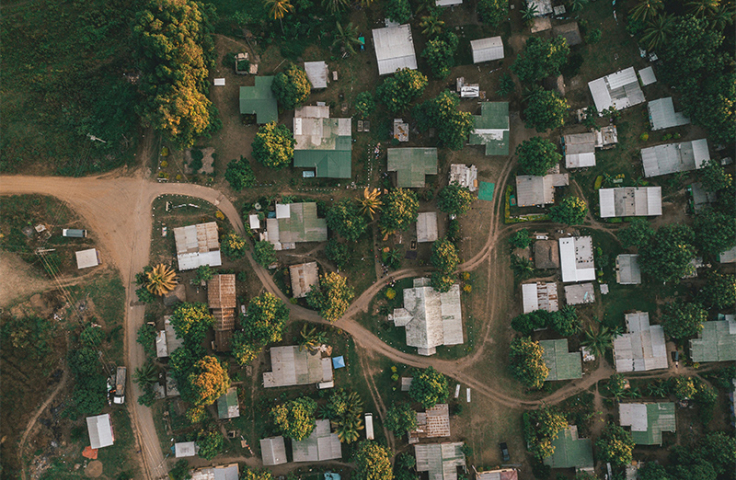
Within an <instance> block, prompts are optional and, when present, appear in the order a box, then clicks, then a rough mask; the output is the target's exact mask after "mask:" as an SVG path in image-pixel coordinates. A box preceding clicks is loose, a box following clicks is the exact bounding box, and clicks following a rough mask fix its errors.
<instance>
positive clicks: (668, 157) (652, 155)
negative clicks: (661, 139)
mask: <svg viewBox="0 0 736 480" xmlns="http://www.w3.org/2000/svg"><path fill="white" fill-rule="evenodd" d="M709 160H710V152H709V151H708V141H707V140H706V139H704V138H703V139H700V140H693V141H692V142H682V143H667V144H665V145H657V146H656V147H649V148H643V149H642V150H641V162H642V164H643V166H644V176H645V177H658V176H660V175H669V174H670V173H675V172H688V171H690V170H697V169H698V168H702V167H703V166H705V164H706V163H708V161H709Z"/></svg>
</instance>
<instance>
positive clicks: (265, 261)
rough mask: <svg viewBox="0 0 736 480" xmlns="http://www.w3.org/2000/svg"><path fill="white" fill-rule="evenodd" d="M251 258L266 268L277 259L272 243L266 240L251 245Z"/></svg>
mask: <svg viewBox="0 0 736 480" xmlns="http://www.w3.org/2000/svg"><path fill="white" fill-rule="evenodd" d="M253 259H254V260H255V261H256V263H257V264H258V265H260V266H262V267H266V268H268V267H269V266H271V265H273V264H274V263H276V262H278V261H279V259H278V257H276V249H275V248H274V246H273V243H271V242H269V241H266V240H262V241H260V242H256V243H255V244H254V245H253Z"/></svg>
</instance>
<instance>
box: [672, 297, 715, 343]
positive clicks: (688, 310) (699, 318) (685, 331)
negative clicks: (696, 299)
mask: <svg viewBox="0 0 736 480" xmlns="http://www.w3.org/2000/svg"><path fill="white" fill-rule="evenodd" d="M706 320H708V313H707V312H706V311H705V310H703V309H702V308H701V306H700V305H699V304H697V303H685V302H683V301H681V300H678V301H676V302H674V303H668V304H667V305H665V306H664V308H663V313H662V323H663V325H664V333H666V334H667V335H669V336H670V337H672V338H674V339H682V338H687V337H694V336H695V335H697V334H698V333H700V332H701V331H702V330H703V322H705V321H706Z"/></svg>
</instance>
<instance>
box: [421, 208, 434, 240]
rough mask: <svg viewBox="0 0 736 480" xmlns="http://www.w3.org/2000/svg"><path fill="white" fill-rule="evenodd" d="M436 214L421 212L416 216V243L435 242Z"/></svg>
mask: <svg viewBox="0 0 736 480" xmlns="http://www.w3.org/2000/svg"><path fill="white" fill-rule="evenodd" d="M437 236H438V235H437V212H422V213H420V214H419V215H418V216H417V242H419V243H429V242H434V241H435V240H437Z"/></svg>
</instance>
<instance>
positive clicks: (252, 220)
mask: <svg viewBox="0 0 736 480" xmlns="http://www.w3.org/2000/svg"><path fill="white" fill-rule="evenodd" d="M248 226H249V227H250V229H251V230H259V229H260V228H261V220H260V219H259V218H258V215H255V214H253V215H248Z"/></svg>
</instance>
